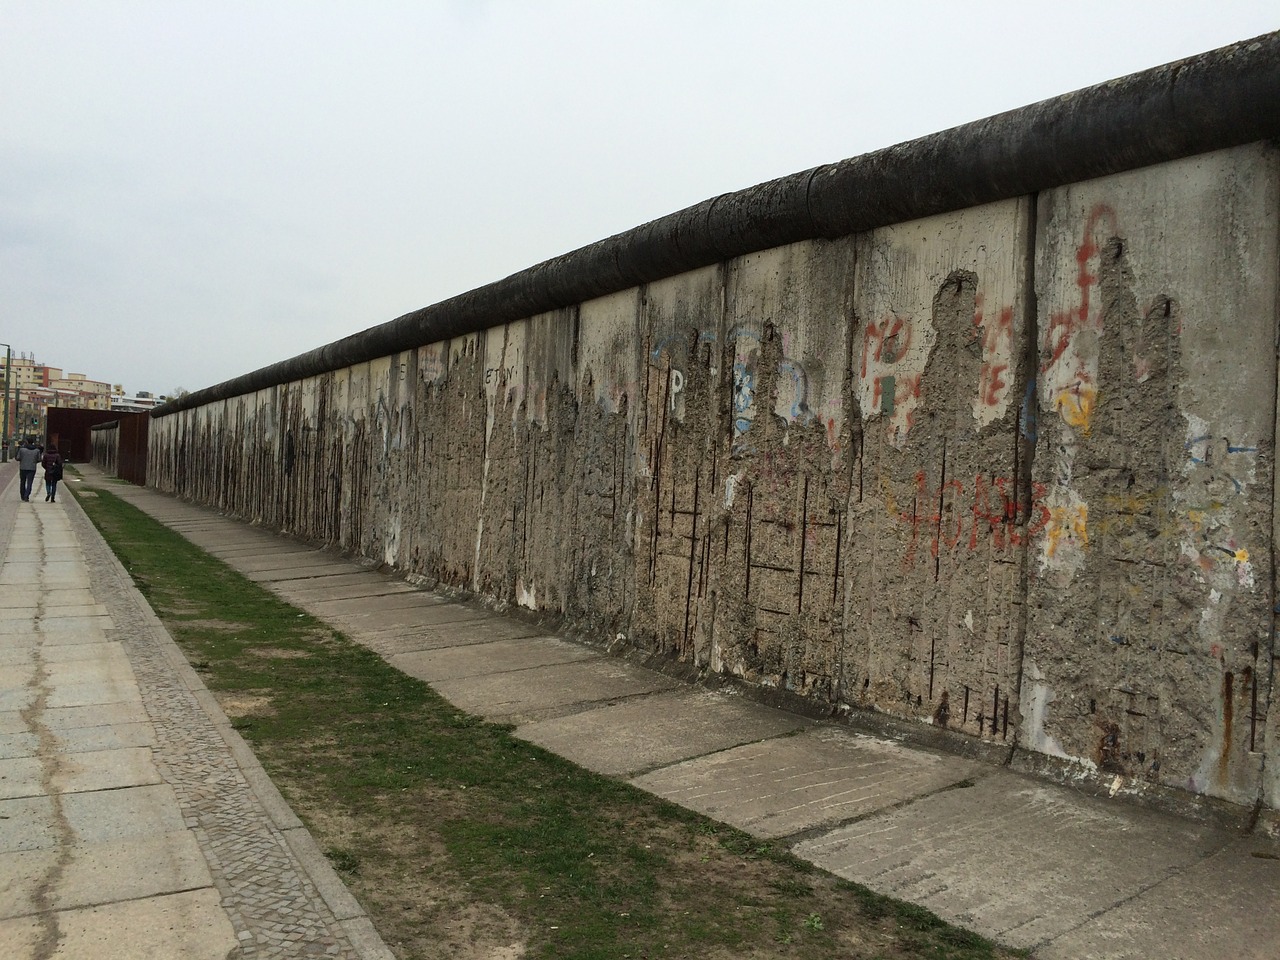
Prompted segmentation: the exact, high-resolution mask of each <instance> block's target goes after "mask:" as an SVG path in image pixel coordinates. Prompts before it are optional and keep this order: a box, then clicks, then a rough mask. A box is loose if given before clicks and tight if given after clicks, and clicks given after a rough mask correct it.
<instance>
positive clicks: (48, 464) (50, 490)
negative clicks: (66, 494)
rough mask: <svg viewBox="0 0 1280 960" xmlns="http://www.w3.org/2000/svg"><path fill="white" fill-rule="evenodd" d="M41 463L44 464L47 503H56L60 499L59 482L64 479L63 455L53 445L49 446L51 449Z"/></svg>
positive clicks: (45, 453) (46, 452)
mask: <svg viewBox="0 0 1280 960" xmlns="http://www.w3.org/2000/svg"><path fill="white" fill-rule="evenodd" d="M40 462H41V463H42V464H44V492H45V497H44V499H45V502H46V503H53V502H56V501H57V499H58V481H59V480H61V479H62V454H60V453H59V452H58V448H57V447H56V446H54V445H53V444H52V443H51V444H49V449H48V450H46V451H45V452H44V458H43V459H42V460H41V461H40Z"/></svg>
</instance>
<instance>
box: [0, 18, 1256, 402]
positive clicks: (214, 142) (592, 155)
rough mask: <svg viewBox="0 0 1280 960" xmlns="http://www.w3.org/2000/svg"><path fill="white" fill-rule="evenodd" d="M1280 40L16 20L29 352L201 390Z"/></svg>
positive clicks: (570, 21) (16, 248) (1164, 34)
mask: <svg viewBox="0 0 1280 960" xmlns="http://www.w3.org/2000/svg"><path fill="white" fill-rule="evenodd" d="M1042 11H1043V12H1042ZM1277 28H1280V4H1277V3H1276V0H1249V2H1246V0H1215V2H1198V0H1197V2H1176V3H1175V2H1172V0H1160V2H1123V0H1121V2H1116V0H1110V2H1106V3H1102V2H1094V0H1076V2H1073V3H1055V4H1040V3H1035V2H1028V0H1020V2H1009V3H1005V2H999V3H997V2H989V3H984V2H982V0H973V2H970V3H964V4H961V3H957V2H955V0H948V2H938V3H929V2H912V0H890V2H876V3H864V2H853V0H842V2H832V3H817V2H805V0H789V2H786V3H783V2H781V0H774V2H749V0H736V2H727V0H726V2H702V3H699V2H696V0H680V2H671V3H667V2H645V3H638V2H629V3H621V2H608V0H593V2H537V0H524V2H491V3H490V2H480V0H454V2H426V0H419V2H390V0H359V2H350V3H334V2H324V0H298V2H285V0H250V2H237V0H216V2H215V0H205V2H183V0H155V2H127V0H118V2H97V3H89V2H77V0H0V91H2V92H0V341H7V342H11V343H12V344H13V347H14V350H15V351H20V352H23V353H27V354H34V355H35V356H36V358H37V359H38V360H39V361H40V362H42V363H47V364H49V365H52V366H60V367H62V368H63V369H64V370H67V371H74V372H77V373H84V374H87V375H88V376H89V377H90V378H92V379H97V380H107V381H110V382H113V383H122V384H123V385H124V386H125V388H126V389H127V390H129V391H130V392H134V391H138V390H150V391H152V392H154V393H168V392H170V391H172V390H173V389H175V388H178V387H184V388H186V389H189V390H195V389H198V388H200V387H206V386H210V385H212V384H214V383H218V382H220V381H223V380H226V379H229V378H231V377H233V376H237V375H239V374H242V373H247V372H249V371H251V370H254V369H257V368H258V367H262V366H265V365H267V364H269V363H273V362H275V361H277V360H282V359H284V358H286V357H291V356H294V355H296V354H299V353H302V352H304V351H306V350H310V349H312V348H313V347H317V346H320V345H322V344H324V343H328V342H330V341H332V340H336V339H338V338H339V337H343V336H346V335H348V334H350V333H354V332H356V331H358V330H362V329H365V328H366V327H370V326H373V325H375V324H378V323H382V322H383V321H386V320H390V319H393V318H394V317H397V316H399V315H401V314H403V313H407V312H409V311H410V310H415V309H417V308H419V307H422V306H426V305H427V304H430V303H434V302H436V301H439V300H443V299H445V298H447V297H450V296H453V295H454V294H457V293H461V292H463V291H465V290H469V289H471V288H473V287H477V286H480V285H482V284H485V283H488V282H490V281H493V280H497V279H500V278H502V277H504V276H507V275H508V274H511V273H514V272H516V271H518V270H521V269H523V268H525V267H527V266H531V265H532V264H534V263H537V262H539V261H541V260H545V259H547V258H549V257H552V256H555V255H557V254H560V253H564V252H567V251H569V250H572V249H574V248H576V247H580V246H583V245H584V244H587V243H590V242H592V241H594V240H598V239H600V238H602V237H605V236H609V235H611V234H614V233H618V232H620V231H623V230H626V229H628V228H630V227H633V226H636V225H638V224H640V223H643V222H645V221H647V220H652V219H654V218H656V217H660V216H662V215H664V214H667V213H671V212H672V211H675V210H678V209H680V208H681V207H685V206H688V205H690V204H693V203H696V202H698V201H700V200H703V199H706V198H708V197H711V196H714V195H716V194H719V193H724V192H727V191H730V190H736V189H740V188H742V187H747V186H750V185H752V184H754V183H758V182H760V181H763V180H769V179H772V178H774V177H778V176H783V175H786V174H789V173H794V172H796V171H799V170H803V169H806V168H808V167H812V166H815V165H817V164H820V163H828V162H832V161H836V160H841V159H844V158H845V157H851V156H856V155H857V154H860V153H865V152H867V151H869V150H874V149H877V148H879V147H884V146H888V145H890V144H893V143H898V142H900V141H903V140H908V139H911V138H914V137H917V136H922V135H924V134H928V133H933V132H935V131H938V130H943V129H946V128H947V127H952V126H955V125H957V124H960V123H964V122H966V121H969V120H974V119H977V118H980V117H985V116H989V115H991V114H993V113H998V112H1000V111H1003V110H1007V109H1010V108H1013V107H1019V106H1022V105H1024V104H1027V103H1032V102H1034V101H1037V100H1042V99H1045V98H1047V97H1052V96H1056V95H1058V94H1061V93H1066V92H1068V91H1070V90H1074V89H1078V88H1080V87H1083V86H1088V85H1090V84H1093V83H1098V82H1100V81H1104V80H1108V79H1111V78H1113V77H1117V76H1122V75H1124V74H1128V73H1133V72H1135V71H1138V70H1142V69H1145V68H1147V67H1152V66H1156V65H1158V64H1162V63H1166V62H1168V61H1170V60H1175V59H1178V58H1181V57H1184V56H1188V55H1191V54H1195V53H1200V52H1203V51H1205V50H1209V49H1212V48H1214V47H1218V46H1221V45H1223V44H1226V43H1231V42H1233V41H1236V40H1241V39H1245V38H1248V37H1252V36H1256V35H1258V34H1260V33H1265V32H1267V31H1270V30H1275V29H1277Z"/></svg>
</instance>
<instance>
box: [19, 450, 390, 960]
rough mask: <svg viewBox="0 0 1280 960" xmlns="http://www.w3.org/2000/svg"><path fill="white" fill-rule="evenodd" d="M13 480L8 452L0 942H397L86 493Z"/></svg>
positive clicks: (362, 950)
mask: <svg viewBox="0 0 1280 960" xmlns="http://www.w3.org/2000/svg"><path fill="white" fill-rule="evenodd" d="M17 487H18V485H17V471H16V469H15V468H14V467H13V466H12V465H6V466H5V467H0V955H3V956H4V957H5V958H10V960H46V958H57V957H65V958H75V960H80V958H89V957H92V958H94V960H116V958H120V960H123V958H129V960H134V958H139V960H140V958H148V960H151V958H154V960H176V958H184V960H186V958H191V960H203V958H209V960H215V958H216V960H224V958H249V957H255V958H268V957H341V958H349V960H387V958H390V957H391V953H390V952H389V951H388V950H387V949H386V947H385V946H384V945H383V944H382V941H381V940H380V939H379V937H378V935H377V934H376V932H375V931H374V930H373V927H372V925H371V924H370V922H369V920H368V919H367V917H365V915H364V912H363V910H362V909H361V908H360V906H359V904H357V903H356V902H355V900H354V899H353V898H352V897H351V895H350V894H349V893H348V892H347V890H346V888H345V887H344V886H343V885H342V883H341V881H340V880H339V879H338V877H337V875H336V874H335V873H334V872H333V871H332V869H331V868H330V867H329V864H328V862H327V861H326V859H325V857H324V855H323V854H322V853H321V852H320V851H319V849H318V848H317V847H316V845H315V843H314V841H313V840H312V839H311V836H310V834H309V833H308V832H307V831H306V830H305V829H304V828H303V826H302V824H301V823H300V822H299V821H298V820H297V818H296V817H294V816H293V814H292V812H291V811H290V810H289V808H288V807H287V806H286V805H285V803H284V802H283V800H282V799H281V798H280V795H279V794H278V793H277V792H276V790H275V788H274V787H273V786H272V784H271V782H270V781H269V780H268V779H267V777H266V775H265V773H263V771H262V769H261V767H260V766H259V765H258V763H257V761H256V760H255V759H254V757H253V755H252V753H250V751H249V749H248V747H247V746H246V745H245V744H244V742H243V740H241V739H240V736H239V734H237V733H235V731H233V730H232V729H231V727H230V725H229V723H228V722H227V719H226V717H225V715H224V714H223V713H222V711H221V710H220V709H219V708H218V706H217V703H216V702H215V701H214V700H213V698H212V697H211V696H210V695H209V693H208V691H207V690H206V689H205V688H204V685H203V683H202V682H201V681H200V679H199V677H198V676H197V675H196V674H195V672H194V671H193V670H192V669H191V668H190V667H189V666H188V665H187V663H186V661H185V660H184V659H183V658H182V655H181V654H180V653H179V652H178V649H177V647H176V646H175V645H174V643H173V640H172V638H170V637H169V635H168V633H167V632H165V630H164V628H163V626H162V625H161V624H160V623H159V621H158V620H156V618H155V615H154V614H153V613H152V611H151V610H150V608H149V607H147V605H146V602H145V601H144V600H143V599H142V597H141V595H140V594H138V592H137V590H135V589H134V587H133V584H132V583H131V582H130V580H129V578H128V576H127V574H125V572H124V571H123V569H121V567H120V565H119V563H118V562H117V561H116V559H115V557H114V556H113V555H112V554H111V552H110V551H109V550H108V549H107V547H106V544H105V543H103V541H102V539H101V537H99V536H98V534H97V532H96V531H95V530H94V529H93V527H92V526H91V525H90V524H89V522H88V521H87V519H86V518H85V517H84V514H83V512H82V511H81V510H80V508H79V506H78V505H77V504H76V503H75V502H74V500H73V499H72V498H71V497H68V496H66V495H65V493H64V494H63V496H61V497H59V499H58V501H56V502H54V503H46V502H44V497H43V491H42V490H41V491H40V492H41V495H40V496H36V495H34V494H33V497H32V502H30V503H23V502H21V501H20V500H19V498H18V489H17ZM41 487H42V485H41Z"/></svg>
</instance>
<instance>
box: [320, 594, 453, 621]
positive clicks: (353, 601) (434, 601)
mask: <svg viewBox="0 0 1280 960" xmlns="http://www.w3.org/2000/svg"><path fill="white" fill-rule="evenodd" d="M448 602H449V601H448V600H446V599H445V598H444V597H441V596H439V595H438V594H432V593H424V592H423V591H421V590H409V591H405V592H402V593H391V594H383V595H381V596H377V597H325V598H317V599H314V600H309V601H307V609H308V610H310V611H311V612H312V613H314V614H315V615H316V616H323V617H360V616H365V615H368V614H380V613H388V612H391V611H394V610H420V609H421V608H423V607H438V606H440V605H441V604H446V603H448Z"/></svg>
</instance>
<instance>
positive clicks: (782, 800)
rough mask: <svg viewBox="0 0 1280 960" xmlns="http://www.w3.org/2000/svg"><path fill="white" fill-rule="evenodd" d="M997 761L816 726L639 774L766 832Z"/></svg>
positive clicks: (810, 822) (845, 812) (800, 825)
mask: <svg viewBox="0 0 1280 960" xmlns="http://www.w3.org/2000/svg"><path fill="white" fill-rule="evenodd" d="M990 770H991V768H990V767H989V766H985V765H983V764H979V763H974V762H971V761H968V760H963V759H961V758H959V757H952V756H946V755H942V754H932V753H926V752H924V751H922V750H913V749H910V748H907V747H904V746H902V745H901V744H898V743H895V742H893V741H891V740H885V739H882V738H880V737H873V736H868V735H866V734H861V733H854V732H852V731H845V730H838V729H831V728H827V727H819V726H814V727H811V728H809V729H807V730H806V731H805V732H803V733H802V734H800V735H798V736H794V737H785V738H774V739H771V740H763V741H761V742H758V743H749V744H746V745H744V746H741V747H735V748H733V749H730V750H724V751H722V752H719V753H713V754H711V755H709V756H704V757H698V758H697V759H693V760H687V761H685V762H684V763H679V764H676V765H675V766H669V767H664V768H663V769H661V770H655V771H653V772H652V773H648V774H645V775H644V776H641V777H637V778H635V779H634V780H632V781H631V782H632V783H634V784H635V785H636V786H638V787H641V788H642V789H644V790H647V791H649V792H650V793H654V794H657V795H658V796H660V797H664V798H666V799H667V800H670V801H672V802H673V803H678V804H679V805H680V806H682V807H687V808H689V809H691V810H696V811H698V812H699V813H704V814H706V815H707V816H709V817H712V818H714V819H716V820H720V821H721V822H723V823H728V824H731V825H733V826H735V827H738V828H739V829H741V830H745V831H747V832H748V833H751V834H754V835H755V836H758V837H769V838H777V837H786V836H792V835H794V834H797V833H800V832H803V831H809V830H814V829H817V828H824V827H826V828H829V827H832V826H835V825H837V824H840V823H842V822H845V821H848V820H852V819H854V818H857V817H863V816H866V815H867V814H869V813H874V812H876V811H879V810H884V809H887V808H888V807H891V806H893V805H895V804H898V803H902V802H903V801H905V800H909V799H913V798H917V797H920V796H923V795H925V794H928V793H933V792H934V791H937V790H942V789H944V788H946V787H949V786H953V785H955V784H956V783H959V782H961V781H963V780H965V779H967V778H973V777H979V776H982V775H984V774H986V773H989V772H990Z"/></svg>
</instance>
